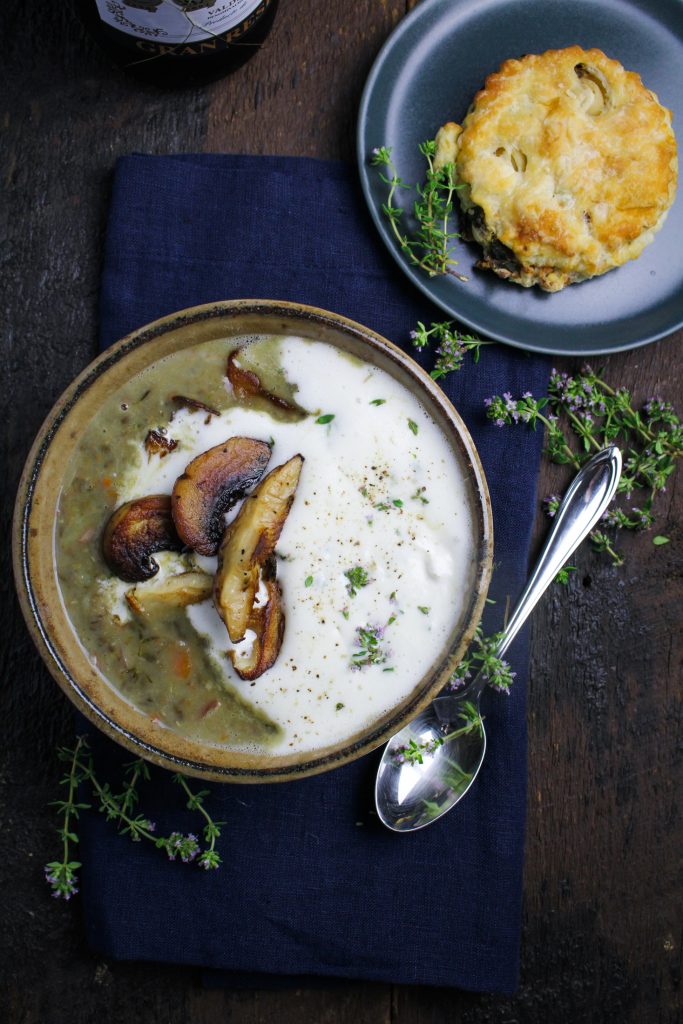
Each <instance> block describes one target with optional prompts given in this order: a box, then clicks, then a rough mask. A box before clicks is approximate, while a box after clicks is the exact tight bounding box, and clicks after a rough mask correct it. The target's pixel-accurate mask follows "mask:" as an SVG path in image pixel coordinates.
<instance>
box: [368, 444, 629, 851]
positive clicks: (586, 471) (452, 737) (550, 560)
mask: <svg viewBox="0 0 683 1024" xmlns="http://www.w3.org/2000/svg"><path fill="white" fill-rule="evenodd" d="M620 474H621V453H620V451H619V449H618V448H616V447H615V446H614V445H612V446H611V447H609V448H605V449H603V450H602V451H601V452H598V454H597V455H595V456H594V457H593V458H592V459H591V460H590V461H589V462H587V463H586V465H585V466H583V467H582V468H581V470H580V471H579V472H578V473H577V475H576V476H575V478H574V480H573V481H572V483H571V486H570V487H569V490H568V491H567V493H566V494H565V496H564V499H563V501H562V504H561V505H560V507H559V509H558V511H557V514H556V516H555V520H554V522H553V526H552V529H551V531H550V533H549V535H548V538H547V540H546V542H545V545H544V547H543V550H542V552H541V554H540V557H539V559H538V562H537V564H536V568H535V569H534V571H533V573H532V575H531V578H530V579H529V582H528V583H527V585H526V587H525V589H524V593H523V594H522V596H521V597H520V599H519V601H518V602H517V606H516V608H515V610H514V612H513V613H512V616H511V618H510V621H509V622H508V624H507V627H506V629H505V631H504V633H503V635H502V637H501V640H500V643H499V644H498V647H497V650H496V655H497V656H498V657H499V658H501V657H502V656H503V655H504V654H505V651H506V650H507V649H508V647H509V646H510V644H511V643H512V641H513V640H514V638H515V637H516V636H517V633H518V632H519V631H520V629H521V628H522V626H523V625H524V623H525V622H526V620H527V618H528V617H529V615H530V614H531V612H532V611H533V609H534V608H535V607H536V605H537V603H538V601H539V599H540V597H541V595H542V594H544V593H545V591H546V589H547V587H548V586H549V585H550V584H551V583H552V581H553V580H554V579H555V577H556V576H557V573H558V572H559V570H560V569H561V568H562V566H563V565H564V564H565V562H566V561H567V559H568V558H569V557H570V556H571V555H572V553H573V552H574V551H575V550H576V548H577V547H578V546H579V544H580V543H581V542H582V541H583V540H584V539H585V538H586V536H587V535H588V533H589V532H590V531H591V530H592V528H593V527H594V526H595V524H596V523H597V521H598V520H599V518H600V516H601V515H602V514H603V512H604V511H605V509H606V508H607V506H608V505H609V503H610V501H611V500H612V498H613V497H614V493H615V491H616V489H617V484H618V482H619V476H620ZM487 682H488V680H487V678H486V677H485V676H484V675H483V673H481V672H479V673H478V674H477V676H476V677H475V678H474V679H473V680H472V682H471V683H469V684H468V685H467V687H466V688H465V689H463V690H461V691H460V692H458V693H457V694H446V695H442V696H439V697H436V698H435V699H434V700H433V701H432V703H431V704H430V705H429V707H428V708H426V710H425V711H423V712H421V714H419V715H418V716H417V718H414V719H413V721H412V722H410V723H409V724H408V725H407V726H405V727H404V728H403V729H401V731H400V732H398V733H396V735H395V736H393V737H392V738H391V740H389V742H388V743H387V746H386V748H385V750H384V753H383V755H382V760H381V762H380V765H379V769H378V771H377V781H376V783H375V803H376V805H377V813H378V814H379V817H380V819H381V821H382V822H383V823H384V824H385V825H386V826H387V828H390V829H392V830H393V831H394V832H414V831H415V830H416V829H419V828H424V827H425V826H426V825H431V824H432V823H433V822H435V821H437V820H438V819H439V818H441V817H443V815H444V814H446V813H447V812H448V811H450V809H451V808H452V807H454V806H455V805H456V804H457V803H458V801H459V800H462V798H463V797H464V795H465V793H467V791H468V790H469V788H470V786H471V785H472V783H473V782H474V780H475V778H476V777H477V774H478V772H479V769H480V768H481V765H482V761H483V760H484V754H485V753H486V733H485V732H484V724H483V720H482V718H481V715H480V713H479V705H480V700H481V695H482V692H483V691H484V688H485V687H486V685H487Z"/></svg>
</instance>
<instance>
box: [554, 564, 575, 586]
mask: <svg viewBox="0 0 683 1024" xmlns="http://www.w3.org/2000/svg"><path fill="white" fill-rule="evenodd" d="M570 572H576V566H575V565H563V566H562V568H561V569H560V571H559V572H558V574H557V576H556V577H555V583H564V584H566V583H569V573H570Z"/></svg>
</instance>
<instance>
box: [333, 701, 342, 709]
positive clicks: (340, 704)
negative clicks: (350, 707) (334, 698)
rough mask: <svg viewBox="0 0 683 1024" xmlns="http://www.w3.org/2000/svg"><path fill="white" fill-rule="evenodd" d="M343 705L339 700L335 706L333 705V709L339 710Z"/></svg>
mask: <svg viewBox="0 0 683 1024" xmlns="http://www.w3.org/2000/svg"><path fill="white" fill-rule="evenodd" d="M343 707H344V705H343V704H342V702H341V701H338V702H337V703H336V704H335V706H334V710H335V711H341V709H342V708H343Z"/></svg>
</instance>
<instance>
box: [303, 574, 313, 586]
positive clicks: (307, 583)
mask: <svg viewBox="0 0 683 1024" xmlns="http://www.w3.org/2000/svg"><path fill="white" fill-rule="evenodd" d="M304 586H305V587H312V586H313V577H312V576H307V577H306V579H305V580H304Z"/></svg>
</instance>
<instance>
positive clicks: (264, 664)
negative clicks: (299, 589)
mask: <svg viewBox="0 0 683 1024" xmlns="http://www.w3.org/2000/svg"><path fill="white" fill-rule="evenodd" d="M273 561H274V559H273ZM263 582H264V585H265V588H266V591H267V594H268V599H267V601H266V603H265V604H263V605H260V606H259V607H258V608H254V609H253V610H252V613H251V615H250V617H249V623H248V628H249V629H251V630H253V631H254V633H255V634H256V635H255V637H254V642H253V643H252V645H251V651H250V652H249V653H248V654H246V655H244V656H242V655H241V654H240V653H239V652H238V651H230V660H231V661H232V664H233V667H234V669H235V672H237V675H238V676H239V677H240V678H241V679H248V680H254V679H258V677H259V676H262V675H263V673H264V672H267V671H268V669H269V668H270V667H271V666H272V665H274V664H275V660H276V658H277V656H278V654H279V653H280V648H281V647H282V638H283V636H284V633H285V613H284V611H283V609H282V591H281V589H280V584H279V583H278V582H277V580H276V579H275V576H274V570H273V577H272V578H271V579H264V581H263Z"/></svg>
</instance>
